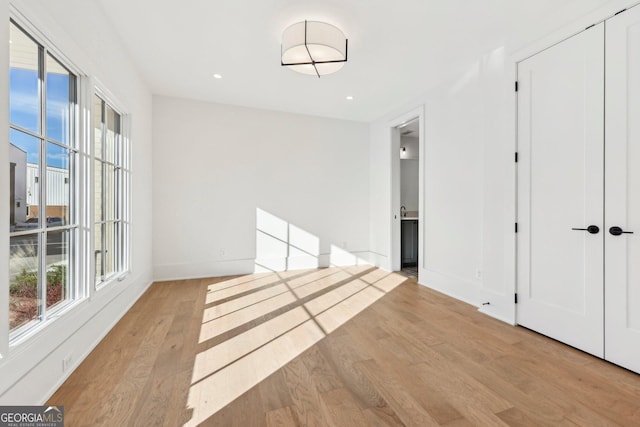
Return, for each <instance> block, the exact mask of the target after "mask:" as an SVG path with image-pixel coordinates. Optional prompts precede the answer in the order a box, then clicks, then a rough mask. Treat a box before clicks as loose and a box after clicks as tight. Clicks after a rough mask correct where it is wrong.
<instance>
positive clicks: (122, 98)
mask: <svg viewBox="0 0 640 427" xmlns="http://www.w3.org/2000/svg"><path fill="white" fill-rule="evenodd" d="M11 3H13V4H14V5H15V6H16V7H17V8H18V9H19V11H20V12H21V13H22V14H23V15H24V16H25V17H26V18H28V20H29V21H30V22H31V23H32V24H33V25H34V26H35V27H36V28H37V29H39V30H40V31H41V32H42V33H43V35H44V36H46V37H47V38H48V39H49V40H50V41H51V42H52V43H53V44H54V45H55V46H56V47H57V48H59V49H60V50H61V51H62V53H63V54H65V56H67V57H68V58H69V59H71V60H72V61H73V62H74V64H75V65H76V66H77V67H79V68H80V69H81V70H82V71H83V72H84V73H85V74H86V75H88V76H91V77H95V78H97V79H99V81H100V82H101V83H102V84H103V85H104V87H106V88H107V89H108V90H109V91H110V92H112V94H113V96H114V97H115V98H117V100H118V101H119V102H120V103H121V105H122V106H123V107H124V109H125V111H124V112H125V113H127V114H130V117H131V123H132V129H131V141H132V158H133V167H132V169H133V182H132V185H133V187H132V199H133V213H132V243H131V247H132V252H133V253H132V266H131V274H129V275H128V276H127V277H126V278H125V279H124V280H123V281H121V282H115V283H113V284H111V285H110V286H108V287H107V288H105V289H103V290H101V291H99V292H96V293H94V294H93V295H92V298H91V299H86V300H83V301H81V302H80V303H79V304H77V305H76V306H75V307H74V308H73V310H70V311H69V312H67V313H65V314H63V315H61V316H60V317H58V318H57V319H53V320H51V321H50V322H49V324H48V325H47V326H46V327H45V328H43V329H42V330H41V331H40V332H39V333H37V334H36V335H35V336H33V337H32V338H31V339H29V340H28V341H26V342H25V343H23V344H19V345H17V346H15V347H11V348H10V349H9V350H8V352H7V351H6V350H7V349H6V348H5V349H3V348H0V353H2V356H3V358H2V359H1V360H0V405H8V404H41V403H43V402H44V401H45V400H46V399H47V398H48V397H49V396H50V395H51V394H52V393H53V392H54V391H55V390H56V389H57V387H58V386H59V385H60V384H61V383H62V382H63V380H64V379H65V378H66V376H67V375H69V374H70V372H71V371H72V369H73V368H75V367H76V366H77V365H78V364H79V363H80V362H81V360H82V359H83V358H84V357H85V356H86V355H87V354H88V353H89V352H90V351H91V350H92V348H93V347H94V346H95V345H96V344H97V343H98V342H99V341H100V339H101V338H102V337H103V336H104V335H105V334H106V333H107V332H108V331H109V329H110V328H111V327H112V326H113V325H114V324H115V323H116V322H117V321H118V320H119V318H120V317H121V316H122V315H123V314H124V313H125V312H126V311H127V309H128V308H129V307H130V305H132V304H133V303H134V302H135V300H136V299H137V298H138V297H139V295H141V293H142V292H144V290H145V289H146V288H147V287H148V285H149V284H150V283H151V221H150V218H151V214H152V211H151V192H150V188H151V186H152V180H151V135H152V134H151V111H152V110H151V107H152V103H151V94H150V92H149V90H148V89H147V87H146V85H145V83H144V82H143V81H142V80H141V79H140V77H139V76H138V74H137V72H136V70H135V69H134V68H133V67H132V66H131V65H130V61H129V59H128V57H127V56H126V55H125V54H124V47H123V45H122V43H121V42H120V41H119V40H118V39H117V38H116V37H114V36H113V29H112V28H111V26H110V25H109V24H108V23H107V22H106V21H105V18H104V16H103V14H102V11H101V9H100V7H99V6H98V4H97V3H96V2H88V1H83V0H58V1H55V2H51V1H47V0H15V1H12V2H11ZM8 16H9V5H8V2H3V4H2V6H0V22H2V24H1V25H0V27H1V28H2V29H3V31H0V57H2V59H3V61H2V62H3V63H4V64H8V63H9V61H8V51H7V47H8V46H9V40H8V36H9V31H8ZM8 87H9V84H8V67H6V66H5V67H0V99H5V100H7V99H8V97H9V95H8V92H7V91H8ZM7 118H8V111H7V102H0V130H1V131H2V132H3V133H4V134H5V135H7V134H8V122H7ZM8 149H9V148H8V144H6V142H5V143H4V144H3V145H0V177H1V179H0V182H2V183H6V182H8ZM8 192H9V188H8V185H0V200H2V201H6V200H8V198H9V193H8ZM2 205H3V206H6V202H5V203H3V204H2ZM0 221H1V222H0V223H1V224H4V226H2V227H0V263H1V267H2V268H0V271H8V259H9V255H8V247H9V237H8V231H9V229H8V227H7V226H6V224H7V222H8V210H7V209H0ZM5 283H6V281H5ZM0 292H2V298H0V301H4V302H5V303H4V304H2V307H1V308H0V319H2V320H0V331H2V336H3V340H2V341H6V335H5V334H6V331H8V315H7V311H6V310H7V307H5V306H6V305H7V304H6V301H7V300H8V287H6V286H3V287H2V288H1V291H0ZM3 350H4V351H3ZM68 356H71V364H72V367H71V369H68V370H67V371H66V372H63V371H62V360H63V358H65V357H68Z"/></svg>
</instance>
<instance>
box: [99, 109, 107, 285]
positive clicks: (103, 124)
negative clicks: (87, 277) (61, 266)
mask: <svg viewBox="0 0 640 427" xmlns="http://www.w3.org/2000/svg"><path fill="white" fill-rule="evenodd" d="M100 129H101V134H100V138H101V144H100V145H101V150H102V154H101V156H100V157H101V161H102V188H101V191H100V192H101V193H102V200H101V203H102V209H101V210H102V217H101V218H100V220H101V221H102V223H101V224H100V233H101V236H102V238H101V239H100V241H101V243H102V247H101V248H100V251H101V253H100V255H101V256H102V262H101V263H100V277H101V281H103V282H104V280H105V278H106V272H107V243H106V238H107V221H106V219H107V213H106V212H107V209H106V206H107V191H106V187H107V181H106V178H107V163H106V159H107V108H106V103H105V102H104V100H103V101H102V102H101V103H100Z"/></svg>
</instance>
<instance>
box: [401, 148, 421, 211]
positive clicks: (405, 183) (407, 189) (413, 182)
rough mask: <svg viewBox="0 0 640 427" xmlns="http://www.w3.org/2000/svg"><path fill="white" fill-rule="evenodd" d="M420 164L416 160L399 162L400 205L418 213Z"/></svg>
mask: <svg viewBox="0 0 640 427" xmlns="http://www.w3.org/2000/svg"><path fill="white" fill-rule="evenodd" d="M419 175H420V164H419V163H418V159H402V160H400V205H401V206H404V207H405V208H406V209H407V211H414V212H417V211H418V201H419V188H418V186H419V185H418V184H419V183H420V180H419Z"/></svg>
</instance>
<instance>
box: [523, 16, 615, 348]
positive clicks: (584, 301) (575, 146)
mask: <svg viewBox="0 0 640 427" xmlns="http://www.w3.org/2000/svg"><path fill="white" fill-rule="evenodd" d="M518 84H519V91H518V154H519V163H518V247H517V249H518V251H517V253H518V259H517V269H518V276H517V280H518V295H517V297H518V306H517V307H518V311H517V319H518V323H519V324H520V325H522V326H525V327H528V328H530V329H533V330H535V331H538V332H540V333H542V334H545V335H548V336H550V337H552V338H555V339H558V340H560V341H563V342H565V343H567V344H569V345H572V346H574V347H577V348H580V349H582V350H584V351H586V352H589V353H591V354H594V355H596V356H599V357H603V351H604V348H603V347H604V326H603V316H604V315H603V307H604V301H603V292H604V290H603V247H604V244H603V239H604V230H602V228H603V209H604V206H603V191H604V188H603V187H604V184H603V167H604V158H603V157H604V140H603V138H604V123H603V122H604V23H601V24H599V25H596V26H595V27H592V28H590V29H588V30H586V31H583V32H582V33H580V34H578V35H576V36H574V37H571V38H569V39H567V40H565V41H563V42H561V43H558V44H556V45H554V46H552V47H550V48H549V49H547V50H545V51H543V52H540V53H538V54H536V55H534V56H532V57H530V58H528V59H526V60H524V61H522V62H520V63H519V64H518ZM590 225H593V226H597V227H598V228H599V229H600V230H599V232H598V233H594V234H592V233H590V232H588V231H586V230H585V231H579V230H574V229H575V228H583V229H586V228H587V227H588V226H590ZM592 231H594V230H593V229H592Z"/></svg>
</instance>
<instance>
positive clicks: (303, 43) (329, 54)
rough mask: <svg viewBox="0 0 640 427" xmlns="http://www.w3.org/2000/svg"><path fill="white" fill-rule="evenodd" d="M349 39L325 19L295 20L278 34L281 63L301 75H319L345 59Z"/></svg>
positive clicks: (332, 70) (345, 60)
mask: <svg viewBox="0 0 640 427" xmlns="http://www.w3.org/2000/svg"><path fill="white" fill-rule="evenodd" d="M348 45H349V40H347V38H346V37H345V35H344V33H343V32H342V31H341V30H340V29H339V28H338V27H334V26H333V25H331V24H327V23H326V22H319V21H303V22H297V23H295V24H293V25H291V26H289V27H287V29H286V30H284V32H283V33H282V58H281V64H282V65H283V66H285V67H288V68H290V69H291V70H293V71H296V72H298V73H302V74H309V75H315V76H318V77H320V76H322V75H325V74H331V73H335V72H336V71H338V70H339V69H340V68H342V67H343V65H344V63H345V62H347V48H348Z"/></svg>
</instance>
